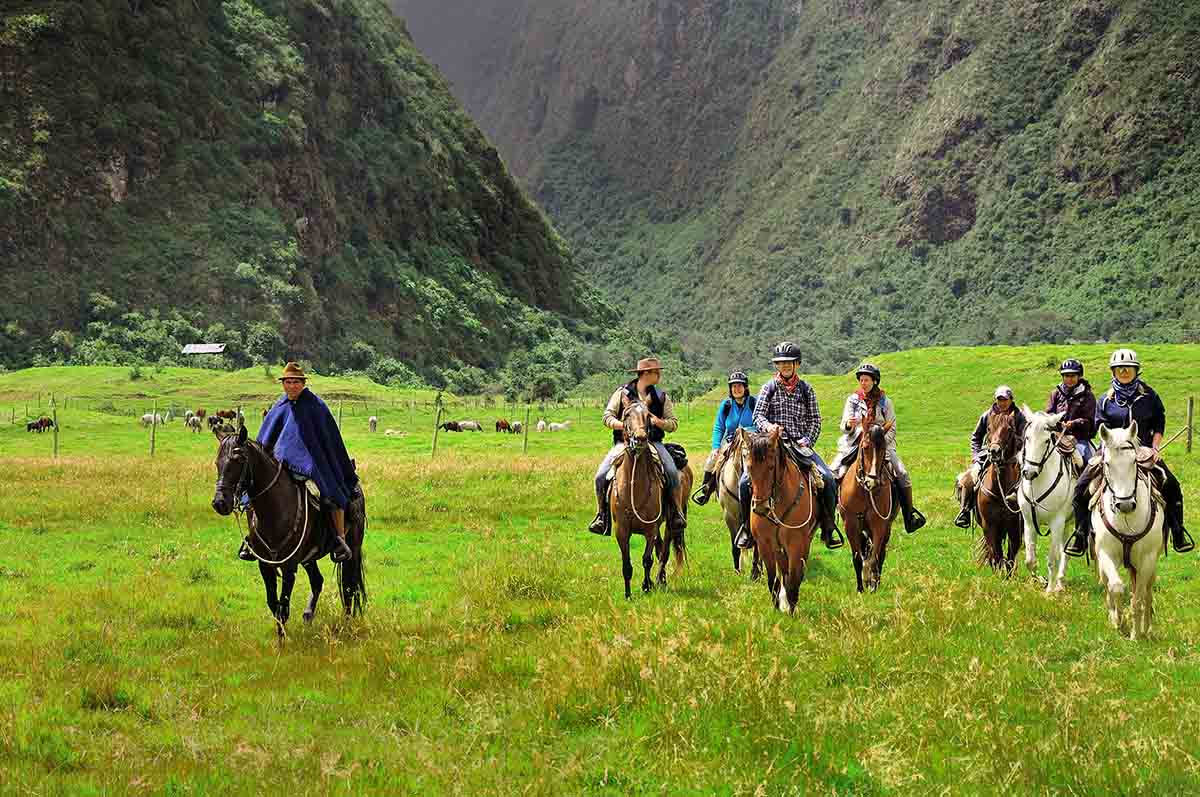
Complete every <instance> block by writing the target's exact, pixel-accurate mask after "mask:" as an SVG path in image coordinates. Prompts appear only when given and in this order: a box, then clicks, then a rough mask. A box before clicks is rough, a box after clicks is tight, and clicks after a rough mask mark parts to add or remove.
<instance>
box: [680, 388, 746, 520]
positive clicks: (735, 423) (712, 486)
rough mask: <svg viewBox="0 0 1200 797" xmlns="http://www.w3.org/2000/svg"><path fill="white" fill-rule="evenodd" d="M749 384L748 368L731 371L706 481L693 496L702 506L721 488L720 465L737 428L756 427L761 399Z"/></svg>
mask: <svg viewBox="0 0 1200 797" xmlns="http://www.w3.org/2000/svg"><path fill="white" fill-rule="evenodd" d="M749 386H750V380H749V379H748V378H747V377H746V373H745V371H733V372H731V373H730V374H729V398H727V399H725V400H724V401H722V402H721V406H720V407H718V408H717V417H716V419H715V420H714V421H713V433H712V453H711V454H709V455H708V460H707V461H706V462H705V463H704V484H702V485H701V486H700V489H699V490H698V491H697V493H696V495H695V497H694V498H693V500H694V501H695V502H696V503H697V504H700V505H701V506H703V505H704V504H707V503H708V499H709V496H711V495H712V494H713V492H715V491H716V489H717V482H718V480H719V479H720V465H721V463H722V462H723V461H724V459H725V452H726V451H728V447H729V443H730V441H732V440H733V436H734V435H735V434H736V433H737V430H738V429H740V428H745V429H754V405H755V403H756V402H757V401H758V399H756V398H755V397H754V396H751V395H750V394H749V393H748V392H747V390H748V388H749Z"/></svg>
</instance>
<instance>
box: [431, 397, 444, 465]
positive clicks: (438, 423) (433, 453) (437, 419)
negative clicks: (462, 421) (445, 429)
mask: <svg viewBox="0 0 1200 797" xmlns="http://www.w3.org/2000/svg"><path fill="white" fill-rule="evenodd" d="M441 425H442V408H441V406H440V405H439V406H438V408H437V416H436V417H434V419H433V451H431V452H429V456H430V458H431V459H432V458H433V457H436V456H437V438H438V428H439V427H441Z"/></svg>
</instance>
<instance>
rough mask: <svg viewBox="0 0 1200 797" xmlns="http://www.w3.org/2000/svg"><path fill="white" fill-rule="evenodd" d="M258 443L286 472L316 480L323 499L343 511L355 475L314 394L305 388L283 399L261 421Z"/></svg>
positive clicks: (334, 427)
mask: <svg viewBox="0 0 1200 797" xmlns="http://www.w3.org/2000/svg"><path fill="white" fill-rule="evenodd" d="M258 442H259V443H261V444H262V445H263V446H264V447H266V448H267V449H268V450H270V451H272V452H273V453H274V455H275V457H276V458H277V459H279V460H280V461H281V462H283V463H284V465H286V466H287V469H288V470H290V471H292V472H294V473H298V474H300V475H302V476H307V477H308V478H310V479H312V480H313V481H315V482H316V483H317V487H318V488H320V490H321V496H322V497H323V498H326V499H328V500H330V501H332V502H333V503H334V504H336V505H337V506H339V507H341V508H342V509H345V508H346V504H348V503H349V502H350V496H351V495H352V494H353V492H354V487H355V485H357V484H358V474H356V473H355V472H354V464H353V463H352V462H350V455H349V454H347V453H346V445H345V443H343V442H342V433H341V430H339V429H338V427H337V422H335V421H334V419H333V413H331V412H330V411H329V407H327V406H326V405H325V402H324V401H321V399H319V398H317V396H316V394H314V393H312V392H311V391H310V390H308V389H307V388H305V390H304V392H302V393H301V394H300V396H299V397H298V398H297V399H296V400H295V401H294V402H293V401H288V398H287V396H286V395H285V396H282V397H281V398H280V399H279V401H277V402H275V406H274V407H272V408H271V411H270V412H268V413H267V417H266V418H263V423H262V428H260V429H259V430H258Z"/></svg>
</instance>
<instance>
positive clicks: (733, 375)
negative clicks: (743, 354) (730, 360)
mask: <svg viewBox="0 0 1200 797" xmlns="http://www.w3.org/2000/svg"><path fill="white" fill-rule="evenodd" d="M729 384H731V385H735V384H743V385H745V386H746V387H750V378H749V377H748V376H746V372H745V371H730V372H729Z"/></svg>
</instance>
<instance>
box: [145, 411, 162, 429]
mask: <svg viewBox="0 0 1200 797" xmlns="http://www.w3.org/2000/svg"><path fill="white" fill-rule="evenodd" d="M162 422H163V419H162V416H161V415H156V414H155V413H153V412H147V413H146V414H145V415H143V416H142V426H150V425H151V424H153V425H155V426H162Z"/></svg>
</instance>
